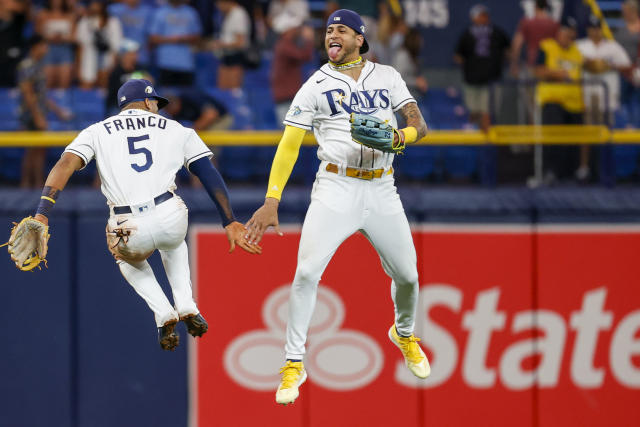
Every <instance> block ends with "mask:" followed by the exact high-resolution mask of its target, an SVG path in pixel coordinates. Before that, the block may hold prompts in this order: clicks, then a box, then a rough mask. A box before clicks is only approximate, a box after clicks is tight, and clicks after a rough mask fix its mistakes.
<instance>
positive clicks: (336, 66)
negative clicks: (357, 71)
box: [329, 56, 362, 71]
mask: <svg viewBox="0 0 640 427" xmlns="http://www.w3.org/2000/svg"><path fill="white" fill-rule="evenodd" d="M361 64H362V56H358V59H356V60H355V61H351V62H345V63H344V64H336V63H335V62H331V61H329V68H331V69H332V70H335V71H343V70H348V69H350V68H355V67H359V66H360V65H361Z"/></svg>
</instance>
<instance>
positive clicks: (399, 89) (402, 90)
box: [390, 70, 416, 111]
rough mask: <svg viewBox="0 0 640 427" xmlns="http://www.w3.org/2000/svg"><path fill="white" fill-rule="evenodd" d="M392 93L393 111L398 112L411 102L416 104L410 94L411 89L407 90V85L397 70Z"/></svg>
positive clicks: (394, 73)
mask: <svg viewBox="0 0 640 427" xmlns="http://www.w3.org/2000/svg"><path fill="white" fill-rule="evenodd" d="M390 92H391V93H390V96H391V108H392V109H393V111H398V110H399V109H401V108H402V107H404V106H405V105H406V104H408V103H410V102H416V100H415V99H414V98H413V96H412V95H411V93H410V92H409V89H407V84H406V83H405V82H404V80H402V76H401V75H400V73H399V72H397V71H396V70H393V76H392V83H391V89H390Z"/></svg>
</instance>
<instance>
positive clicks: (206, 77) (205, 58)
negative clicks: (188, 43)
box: [195, 51, 219, 89]
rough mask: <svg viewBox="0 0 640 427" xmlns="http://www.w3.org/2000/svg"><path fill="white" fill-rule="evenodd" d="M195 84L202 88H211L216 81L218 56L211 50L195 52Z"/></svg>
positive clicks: (214, 85)
mask: <svg viewBox="0 0 640 427" xmlns="http://www.w3.org/2000/svg"><path fill="white" fill-rule="evenodd" d="M195 58H196V85H197V86H198V87H199V88H202V89H213V88H215V87H216V85H217V81H218V64H219V61H218V58H216V56H215V55H214V54H213V53H212V52H207V51H204V52H198V53H196V56H195Z"/></svg>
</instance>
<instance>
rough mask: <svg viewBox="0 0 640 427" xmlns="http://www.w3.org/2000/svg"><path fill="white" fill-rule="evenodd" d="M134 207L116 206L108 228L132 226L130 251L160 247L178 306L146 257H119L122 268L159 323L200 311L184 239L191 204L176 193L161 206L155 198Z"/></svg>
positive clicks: (151, 250)
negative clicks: (122, 211) (125, 209)
mask: <svg viewBox="0 0 640 427" xmlns="http://www.w3.org/2000/svg"><path fill="white" fill-rule="evenodd" d="M140 206H143V207H144V209H143V213H139V209H138V207H140ZM134 207H135V209H132V211H133V213H128V214H121V215H115V214H113V210H112V214H111V216H110V217H109V222H108V225H107V229H108V230H109V229H110V230H113V229H116V228H121V227H126V228H127V229H132V234H131V236H130V237H129V238H128V239H127V241H126V245H125V246H126V250H127V251H128V252H131V253H134V254H135V253H138V254H147V253H148V254H151V253H153V251H154V250H156V249H158V251H159V252H160V256H161V258H162V264H163V265H164V269H165V272H166V273H167V278H168V279H169V284H170V285H171V291H172V293H173V301H174V303H175V308H174V307H173V306H172V305H171V303H170V302H169V300H168V299H167V296H166V295H165V294H164V292H163V291H162V288H161V287H160V284H159V283H158V281H157V280H156V277H155V275H154V273H153V270H152V269H151V266H150V265H149V262H148V261H146V259H145V260H143V261H138V262H124V261H122V260H118V261H117V262H118V266H119V267H120V272H121V273H122V275H123V276H124V278H125V279H126V280H127V282H129V284H130V285H131V286H132V287H133V289H135V291H136V292H137V293H138V294H139V295H140V296H141V297H142V298H143V299H144V300H145V301H146V303H147V305H148V306H149V308H150V309H151V310H152V311H153V313H154V315H155V320H156V325H157V326H158V327H160V326H162V325H164V324H165V323H166V322H167V321H169V320H179V318H180V317H181V316H186V315H188V314H198V313H199V311H198V308H197V306H196V303H195V301H194V300H193V294H192V289H191V273H190V270H189V255H188V250H187V244H186V242H185V241H184V239H185V236H186V234H187V224H188V210H187V206H186V205H185V204H184V202H183V201H182V199H181V198H180V197H178V196H173V197H172V198H171V199H169V200H166V201H164V202H162V203H160V204H159V205H157V206H155V205H154V203H153V201H151V202H149V203H146V204H142V205H136V206H134ZM143 256H144V255H143Z"/></svg>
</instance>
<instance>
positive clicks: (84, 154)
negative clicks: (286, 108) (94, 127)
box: [64, 128, 96, 169]
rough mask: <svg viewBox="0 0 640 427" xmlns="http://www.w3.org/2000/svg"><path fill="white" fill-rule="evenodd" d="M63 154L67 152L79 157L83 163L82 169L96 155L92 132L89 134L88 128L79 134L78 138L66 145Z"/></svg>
mask: <svg viewBox="0 0 640 427" xmlns="http://www.w3.org/2000/svg"><path fill="white" fill-rule="evenodd" d="M64 152H65V153H67V152H69V153H72V154H75V155H76V156H78V157H80V158H81V159H82V161H83V162H84V166H82V169H84V168H85V167H86V166H87V165H88V164H89V162H90V161H91V159H93V157H94V156H95V154H96V152H95V140H94V135H93V132H91V131H90V130H89V128H86V129H85V130H83V131H82V132H80V133H79V134H78V136H76V138H75V139H74V140H73V141H71V143H70V144H69V145H67V147H66V148H65V149H64Z"/></svg>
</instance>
